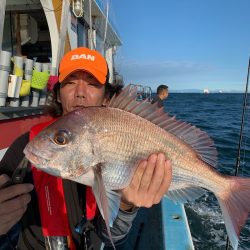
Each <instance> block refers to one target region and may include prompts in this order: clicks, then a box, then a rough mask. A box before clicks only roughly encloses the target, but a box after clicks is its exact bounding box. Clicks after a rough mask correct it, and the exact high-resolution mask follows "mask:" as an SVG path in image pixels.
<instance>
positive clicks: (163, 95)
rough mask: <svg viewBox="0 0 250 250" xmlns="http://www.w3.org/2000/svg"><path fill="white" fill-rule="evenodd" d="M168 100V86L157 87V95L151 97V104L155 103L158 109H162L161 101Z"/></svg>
mask: <svg viewBox="0 0 250 250" xmlns="http://www.w3.org/2000/svg"><path fill="white" fill-rule="evenodd" d="M167 98H168V86H167V85H159V86H158V87H157V94H156V95H155V96H154V97H153V100H152V104H153V103H155V102H157V104H158V107H159V108H161V107H163V101H164V100H165V99H167Z"/></svg>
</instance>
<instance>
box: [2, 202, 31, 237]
mask: <svg viewBox="0 0 250 250" xmlns="http://www.w3.org/2000/svg"><path fill="white" fill-rule="evenodd" d="M26 209H27V206H26V207H23V208H21V209H18V210H16V211H14V212H11V213H8V214H6V215H5V216H1V228H0V235H2V234H5V233H6V232H8V231H9V230H10V229H11V228H12V227H13V226H14V225H15V224H16V223H17V222H18V221H19V220H20V219H21V218H22V216H23V214H24V212H25V211H26Z"/></svg>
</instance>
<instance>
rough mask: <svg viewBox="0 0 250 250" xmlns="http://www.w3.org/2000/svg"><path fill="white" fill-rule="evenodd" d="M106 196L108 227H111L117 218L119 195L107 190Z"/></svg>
mask: <svg viewBox="0 0 250 250" xmlns="http://www.w3.org/2000/svg"><path fill="white" fill-rule="evenodd" d="M106 195H107V198H108V208H109V226H110V227H113V223H114V221H115V219H116V217H117V214H118V211H119V208H120V201H121V195H120V194H119V193H117V192H115V191H112V190H107V191H106Z"/></svg>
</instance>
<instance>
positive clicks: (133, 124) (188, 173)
mask: <svg viewBox="0 0 250 250" xmlns="http://www.w3.org/2000/svg"><path fill="white" fill-rule="evenodd" d="M24 152H25V154H26V157H27V158H28V159H29V160H30V161H31V162H32V163H33V164H35V165H36V166H37V167H38V168H40V169H41V170H44V171H46V172H48V173H50V174H52V175H56V176H61V177H62V178H66V179H70V180H73V181H77V182H80V183H83V184H85V185H90V186H92V188H93V191H94V194H95V197H96V200H97V203H98V207H99V209H100V211H101V213H102V215H103V217H104V219H105V221H106V224H107V227H108V225H109V224H110V225H111V224H112V221H113V220H114V218H115V216H116V213H117V210H118V208H119V195H118V197H116V198H115V199H113V200H116V202H113V203H112V202H111V203H110V202H109V201H110V200H111V199H110V195H111V196H112V195H113V196H116V194H117V193H115V192H113V191H115V190H119V189H122V188H124V187H126V186H127V185H128V184H129V183H130V180H131V178H132V176H133V173H134V171H135V167H136V164H137V163H138V162H139V161H140V160H142V159H145V158H147V157H148V156H149V155H150V154H151V153H156V152H163V153H164V154H165V155H166V157H168V158H169V159H170V160H171V162H172V166H173V180H172V183H171V186H170V188H169V191H168V193H167V194H166V195H167V196H168V197H169V198H170V199H172V200H174V201H176V202H181V203H185V202H188V201H192V200H194V199H196V198H198V197H200V196H202V195H203V194H204V189H207V190H210V191H211V192H213V193H214V194H215V195H216V197H217V199H218V201H219V204H220V207H221V209H222V214H223V217H224V220H225V225H226V229H227V233H228V236H229V239H230V242H231V244H232V246H233V248H234V249H237V246H238V240H239V239H238V237H239V234H240V230H241V228H242V227H243V225H244V224H245V222H246V220H247V218H248V216H249V212H250V179H249V178H241V177H230V176H224V175H222V174H220V173H219V172H217V171H216V170H215V168H214V166H215V164H216V157H217V152H216V149H215V147H214V145H213V142H212V140H211V139H210V138H209V137H208V135H207V134H206V133H205V132H202V131H201V130H200V129H198V128H196V127H194V126H192V125H190V124H187V123H185V122H181V121H178V120H176V119H175V118H174V117H169V116H168V115H167V114H166V113H164V111H163V109H158V108H157V105H152V104H150V103H148V102H146V101H145V102H136V100H135V92H130V91H129V87H128V88H126V89H125V90H124V91H123V92H122V93H121V94H120V95H119V96H118V97H115V98H113V99H112V100H111V102H110V104H109V107H88V108H83V109H78V110H76V111H73V112H71V113H69V114H66V115H65V116H63V117H61V118H60V119H58V120H57V121H56V122H55V123H53V124H52V125H50V126H49V127H47V128H46V129H45V130H43V131H42V132H41V133H40V134H39V135H38V136H37V137H36V138H35V139H34V140H33V141H31V142H30V143H29V144H28V145H27V147H26V148H25V151H24ZM103 194H105V195H103Z"/></svg>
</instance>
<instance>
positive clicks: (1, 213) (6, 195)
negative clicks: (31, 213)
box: [0, 175, 33, 235]
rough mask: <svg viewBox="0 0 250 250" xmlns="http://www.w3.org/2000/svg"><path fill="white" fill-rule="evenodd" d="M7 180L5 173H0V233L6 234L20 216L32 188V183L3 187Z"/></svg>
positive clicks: (28, 200)
mask: <svg viewBox="0 0 250 250" xmlns="http://www.w3.org/2000/svg"><path fill="white" fill-rule="evenodd" d="M8 181H10V178H9V177H8V176H7V175H0V222H1V223H0V235H3V234H6V233H7V232H8V231H9V230H10V229H11V228H12V227H13V226H14V225H15V224H16V223H17V222H18V221H19V220H20V219H21V218H22V216H23V214H24V212H25V211H26V209H27V204H28V203H29V202H30V200H31V196H30V194H29V192H30V191H31V190H32V189H33V185H32V184H16V185H12V186H9V187H4V186H5V184H6V183H7V182H8Z"/></svg>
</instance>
